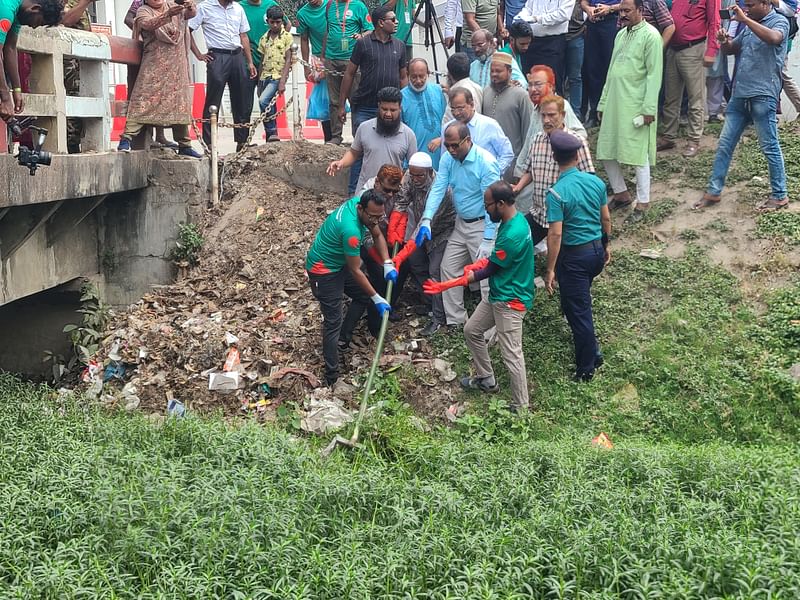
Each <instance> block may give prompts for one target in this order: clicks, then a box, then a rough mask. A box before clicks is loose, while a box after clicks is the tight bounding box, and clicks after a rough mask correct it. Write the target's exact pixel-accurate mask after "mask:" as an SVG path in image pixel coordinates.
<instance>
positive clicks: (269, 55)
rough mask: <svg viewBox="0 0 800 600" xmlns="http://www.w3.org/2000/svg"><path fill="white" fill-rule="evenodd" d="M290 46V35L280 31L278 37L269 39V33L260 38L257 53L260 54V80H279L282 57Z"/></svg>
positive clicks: (283, 30)
mask: <svg viewBox="0 0 800 600" xmlns="http://www.w3.org/2000/svg"><path fill="white" fill-rule="evenodd" d="M291 45H292V34H291V33H289V32H288V31H286V30H285V29H282V30H281V32H280V34H278V37H276V38H273V37H270V35H269V31H268V32H267V33H265V34H264V35H263V36H261V40H260V41H259V42H258V51H259V52H260V53H261V56H262V58H261V79H280V78H281V71H282V70H283V63H284V60H283V59H284V56H285V55H286V51H287V50H288V49H289V47H290V46H291Z"/></svg>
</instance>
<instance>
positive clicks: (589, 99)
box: [583, 15, 617, 117]
mask: <svg viewBox="0 0 800 600" xmlns="http://www.w3.org/2000/svg"><path fill="white" fill-rule="evenodd" d="M616 35H617V17H616V15H613V16H611V17H607V18H606V19H604V20H603V21H598V22H597V23H591V22H587V23H586V53H585V54H584V55H583V96H584V98H585V99H586V103H587V106H588V108H589V113H590V115H591V116H592V117H596V116H597V104H598V103H599V102H600V96H601V95H602V94H603V86H604V85H605V84H606V75H608V66H609V65H610V64H611V53H612V52H613V51H614V38H615V37H616Z"/></svg>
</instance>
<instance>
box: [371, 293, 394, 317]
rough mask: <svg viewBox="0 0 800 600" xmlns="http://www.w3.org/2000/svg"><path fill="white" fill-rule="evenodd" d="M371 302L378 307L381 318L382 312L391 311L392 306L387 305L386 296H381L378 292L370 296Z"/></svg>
mask: <svg viewBox="0 0 800 600" xmlns="http://www.w3.org/2000/svg"><path fill="white" fill-rule="evenodd" d="M370 300H372V302H373V303H374V304H375V308H377V309H378V315H379V316H380V317H381V318H383V313H388V312H391V310H392V307H391V306H389V303H388V302H387V301H386V298H384V297H383V296H381V295H380V294H375V295H374V296H372V298H370Z"/></svg>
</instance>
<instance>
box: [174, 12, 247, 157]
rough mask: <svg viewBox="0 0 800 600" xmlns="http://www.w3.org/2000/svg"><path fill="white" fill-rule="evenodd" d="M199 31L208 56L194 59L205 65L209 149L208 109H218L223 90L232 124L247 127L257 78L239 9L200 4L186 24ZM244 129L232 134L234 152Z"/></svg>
mask: <svg viewBox="0 0 800 600" xmlns="http://www.w3.org/2000/svg"><path fill="white" fill-rule="evenodd" d="M200 27H202V29H203V37H204V38H205V40H206V47H207V48H208V52H207V53H206V54H201V55H199V56H197V58H198V60H200V61H202V62H205V63H206V81H207V82H208V83H207V85H206V102H205V105H204V106H203V120H204V121H203V141H204V142H205V143H206V145H209V146H210V145H211V124H210V122H209V121H207V119H208V115H209V112H208V108H209V106H220V102H222V94H223V93H224V92H225V86H228V93H229V94H230V99H231V112H232V113H233V122H234V123H239V124H242V123H247V122H248V121H249V120H250V113H251V111H252V108H253V84H252V83H251V81H250V80H251V79H252V80H254V79H255V78H256V77H257V76H258V71H256V66H255V65H254V64H253V55H252V52H251V48H250V40H249V38H248V37H247V32H248V31H250V24H249V23H248V22H247V16H246V15H245V14H244V9H242V5H241V4H239V3H238V2H234V1H233V0H215V1H213V2H201V3H200V4H199V5H198V6H197V14H196V15H195V16H194V17H192V18H191V19H190V20H189V29H190V30H191V31H196V30H197V29H198V28H200ZM247 133H248V131H247V129H246V128H244V127H237V128H236V129H234V130H233V138H234V139H235V140H236V151H237V152H238V151H239V150H241V149H242V148H243V147H244V145H245V144H246V143H247Z"/></svg>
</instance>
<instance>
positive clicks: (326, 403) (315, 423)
mask: <svg viewBox="0 0 800 600" xmlns="http://www.w3.org/2000/svg"><path fill="white" fill-rule="evenodd" d="M331 394H332V392H331V390H330V388H317V389H316V390H314V393H313V394H312V395H311V396H309V397H308V398H306V401H305V406H306V409H307V412H306V415H305V416H304V417H303V418H302V419H300V429H302V430H303V431H308V432H310V433H316V434H318V435H322V434H325V433H328V432H329V431H335V430H337V429H341V428H342V427H344V426H345V425H346V424H347V423H350V422H351V421H353V419H354V417H353V413H351V412H350V411H349V410H347V409H346V408H345V407H344V403H343V402H342V401H341V400H339V399H338V398H334V397H333V396H332V395H331Z"/></svg>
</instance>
